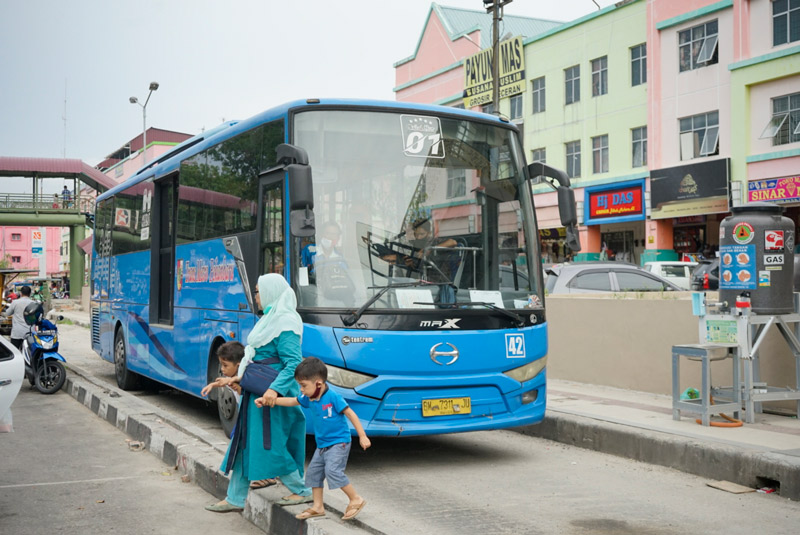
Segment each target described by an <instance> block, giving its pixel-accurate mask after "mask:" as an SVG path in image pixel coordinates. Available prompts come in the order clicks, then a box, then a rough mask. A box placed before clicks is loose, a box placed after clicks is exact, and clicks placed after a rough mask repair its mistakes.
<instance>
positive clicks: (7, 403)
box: [0, 336, 25, 433]
mask: <svg viewBox="0 0 800 535" xmlns="http://www.w3.org/2000/svg"><path fill="white" fill-rule="evenodd" d="M24 375H25V363H24V361H23V360H22V353H20V352H19V350H18V349H17V348H16V347H14V345H13V344H12V343H11V342H10V341H9V340H8V338H6V337H4V336H0V433H3V432H8V431H11V404H12V403H14V400H15V399H16V398H17V394H18V393H19V388H20V386H22V378H23V377H24Z"/></svg>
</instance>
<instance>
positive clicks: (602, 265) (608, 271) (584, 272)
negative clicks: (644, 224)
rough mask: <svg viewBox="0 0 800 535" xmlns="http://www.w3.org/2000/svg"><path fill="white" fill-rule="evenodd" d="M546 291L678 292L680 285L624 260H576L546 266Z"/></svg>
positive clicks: (564, 292)
mask: <svg viewBox="0 0 800 535" xmlns="http://www.w3.org/2000/svg"><path fill="white" fill-rule="evenodd" d="M545 289H546V290H547V293H548V294H568V293H610V292H680V291H682V289H681V287H680V286H678V285H676V284H674V283H672V282H670V281H668V280H667V279H665V278H663V277H660V276H658V275H655V274H654V273H650V272H649V271H647V270H646V269H644V268H641V267H639V266H637V265H635V264H628V263H626V262H576V263H566V264H555V265H553V266H551V267H550V268H549V269H547V280H546V281H545Z"/></svg>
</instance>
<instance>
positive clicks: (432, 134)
mask: <svg viewBox="0 0 800 535" xmlns="http://www.w3.org/2000/svg"><path fill="white" fill-rule="evenodd" d="M400 129H401V131H402V134H403V154H405V155H406V156H415V157H420V158H444V142H443V141H442V126H441V123H440V122H439V118H438V117H427V116H424V115H401V116H400Z"/></svg>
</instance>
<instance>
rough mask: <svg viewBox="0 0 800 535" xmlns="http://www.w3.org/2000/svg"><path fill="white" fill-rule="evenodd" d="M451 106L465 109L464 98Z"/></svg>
mask: <svg viewBox="0 0 800 535" xmlns="http://www.w3.org/2000/svg"><path fill="white" fill-rule="evenodd" d="M451 108H456V109H458V110H463V109H464V101H463V100H462V101H461V102H459V103H457V104H453V105H452V106H451Z"/></svg>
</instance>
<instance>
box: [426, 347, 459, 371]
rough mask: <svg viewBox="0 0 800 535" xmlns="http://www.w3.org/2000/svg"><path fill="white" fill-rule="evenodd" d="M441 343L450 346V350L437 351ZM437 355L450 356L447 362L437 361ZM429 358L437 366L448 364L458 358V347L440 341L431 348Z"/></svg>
mask: <svg viewBox="0 0 800 535" xmlns="http://www.w3.org/2000/svg"><path fill="white" fill-rule="evenodd" d="M441 345H447V346H450V349H451V351H437V348H438V347H439V346H441ZM439 357H450V360H449V361H448V362H439ZM431 360H432V361H433V362H435V363H436V364H438V365H439V366H450V365H451V364H452V363H454V362H455V361H457V360H458V349H456V346H454V345H453V344H448V343H446V342H440V343H438V344H436V345H435V346H433V347H432V348H431Z"/></svg>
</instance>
